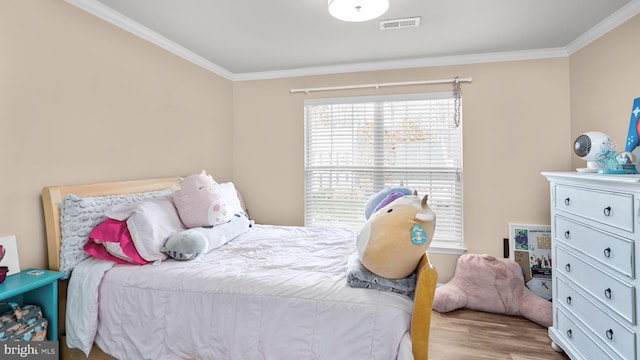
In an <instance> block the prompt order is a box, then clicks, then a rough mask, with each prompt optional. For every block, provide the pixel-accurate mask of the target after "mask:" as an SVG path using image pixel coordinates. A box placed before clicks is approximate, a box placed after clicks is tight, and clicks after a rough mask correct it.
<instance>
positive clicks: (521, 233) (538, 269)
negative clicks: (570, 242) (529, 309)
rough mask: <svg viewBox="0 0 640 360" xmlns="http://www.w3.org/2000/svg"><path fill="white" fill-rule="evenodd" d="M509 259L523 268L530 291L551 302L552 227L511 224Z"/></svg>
mask: <svg viewBox="0 0 640 360" xmlns="http://www.w3.org/2000/svg"><path fill="white" fill-rule="evenodd" d="M509 258H510V259H511V260H514V261H515V262H517V263H518V264H519V265H520V267H521V268H522V274H523V276H524V281H525V283H526V284H527V287H528V288H529V290H531V291H532V292H533V293H534V294H536V295H538V296H540V297H541V298H543V299H545V300H551V282H552V280H551V272H552V270H551V268H552V261H553V260H552V256H551V226H550V225H534V224H515V223H509Z"/></svg>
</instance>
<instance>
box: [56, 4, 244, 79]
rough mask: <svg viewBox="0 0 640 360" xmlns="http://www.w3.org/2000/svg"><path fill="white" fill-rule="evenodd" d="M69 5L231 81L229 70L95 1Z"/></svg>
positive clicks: (231, 74) (231, 75)
mask: <svg viewBox="0 0 640 360" xmlns="http://www.w3.org/2000/svg"><path fill="white" fill-rule="evenodd" d="M65 1H66V2H68V3H69V4H71V5H74V6H76V7H78V8H80V9H82V10H84V11H86V12H88V13H90V14H93V15H95V16H97V17H99V18H101V19H102V20H105V21H107V22H109V23H111V24H113V25H115V26H117V27H119V28H121V29H123V30H126V31H128V32H130V33H132V34H134V35H136V36H139V37H141V38H142V39H144V40H147V41H149V42H151V43H152V44H155V45H157V46H159V47H161V48H163V49H165V50H167V51H169V52H171V53H173V54H175V55H178V56H179V57H181V58H183V59H185V60H187V61H190V62H192V63H194V64H196V65H198V66H200V67H203V68H204V69H206V70H209V71H211V72H213V73H215V74H218V75H220V76H222V77H224V78H226V79H228V80H233V77H234V74H233V73H232V72H230V71H229V70H227V69H225V68H223V67H222V66H219V65H217V64H214V63H212V62H211V61H209V60H207V59H205V58H203V57H202V56H200V55H198V54H196V53H194V52H193V51H191V50H189V49H187V48H185V47H183V46H181V45H178V44H176V43H175V42H173V41H171V40H169V39H167V38H166V37H164V36H162V35H160V34H158V33H157V32H155V31H153V30H151V29H149V28H147V27H145V26H142V25H141V24H140V23H138V22H136V21H134V20H133V19H131V18H128V17H126V16H124V15H122V14H121V13H119V12H117V11H115V10H113V9H111V8H110V7H108V6H105V5H104V4H102V3H101V2H99V1H97V0H65Z"/></svg>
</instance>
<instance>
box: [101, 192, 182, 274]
mask: <svg viewBox="0 0 640 360" xmlns="http://www.w3.org/2000/svg"><path fill="white" fill-rule="evenodd" d="M105 215H106V216H108V217H109V218H111V219H114V220H120V221H126V222H127V229H128V230H129V233H130V234H131V239H132V240H133V244H134V245H135V247H136V250H137V251H138V254H140V257H142V258H143V259H144V260H146V261H149V262H154V261H157V260H164V259H166V258H167V255H166V254H165V253H164V252H162V247H163V246H164V243H165V242H166V241H167V239H168V238H169V237H170V236H171V235H173V234H175V233H177V232H180V231H182V230H184V225H182V222H181V221H180V217H179V216H178V212H177V210H176V208H175V206H174V204H173V199H172V198H171V197H164V198H158V199H150V200H144V201H140V202H137V203H135V204H127V205H121V206H114V207H112V208H110V209H109V210H107V212H106V213H105Z"/></svg>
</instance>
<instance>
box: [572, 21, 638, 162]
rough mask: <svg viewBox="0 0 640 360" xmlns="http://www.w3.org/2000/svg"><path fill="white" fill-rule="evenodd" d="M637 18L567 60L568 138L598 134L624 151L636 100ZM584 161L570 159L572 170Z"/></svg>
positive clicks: (573, 157) (575, 158)
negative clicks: (595, 132)
mask: <svg viewBox="0 0 640 360" xmlns="http://www.w3.org/2000/svg"><path fill="white" fill-rule="evenodd" d="M638 39H640V15H637V16H635V17H634V18H632V19H631V20H629V21H627V22H625V23H624V24H622V25H620V26H618V27H617V28H615V29H613V30H612V31H610V32H608V33H607V34H605V35H604V36H602V37H601V38H599V39H598V40H596V41H594V42H592V43H591V44H589V46H587V47H585V48H583V49H581V50H580V51H578V52H576V53H575V54H573V55H572V56H571V57H570V69H571V138H572V141H573V140H575V138H576V137H577V136H578V135H580V134H581V133H584V132H586V131H602V132H604V133H606V134H608V135H609V136H611V138H612V139H613V140H614V141H615V142H616V148H617V150H618V151H622V150H624V145H625V141H626V138H627V129H628V127H629V118H630V116H631V105H632V104H633V99H635V98H637V97H640V61H639V59H640V46H638ZM584 166H585V162H584V161H583V160H580V159H579V158H577V157H576V156H572V167H574V168H575V167H584Z"/></svg>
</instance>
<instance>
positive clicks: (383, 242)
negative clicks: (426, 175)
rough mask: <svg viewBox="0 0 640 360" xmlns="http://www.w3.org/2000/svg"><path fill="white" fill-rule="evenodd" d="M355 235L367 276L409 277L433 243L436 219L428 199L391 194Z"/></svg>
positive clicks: (415, 195) (425, 197)
mask: <svg viewBox="0 0 640 360" xmlns="http://www.w3.org/2000/svg"><path fill="white" fill-rule="evenodd" d="M387 198H388V200H390V202H389V203H388V204H387V205H384V204H385V203H386V201H385V200H383V201H382V202H381V203H382V205H384V206H382V207H381V208H379V209H378V208H377V207H376V210H375V211H374V212H373V214H372V215H371V217H370V218H369V220H368V221H367V222H366V223H365V225H364V227H363V228H362V229H361V231H360V233H359V234H358V240H357V248H358V255H359V257H360V262H361V263H362V265H364V267H365V268H366V269H367V270H369V271H370V272H372V273H374V274H376V275H378V276H382V277H384V278H387V279H401V278H405V277H407V276H409V275H410V274H411V273H412V272H413V271H414V270H415V269H416V267H417V266H418V262H420V259H421V258H422V255H424V253H425V252H426V251H427V248H428V247H429V245H430V244H431V240H432V239H433V233H434V231H435V226H436V215H435V213H434V212H433V211H432V210H431V208H430V207H429V205H427V199H428V196H427V195H425V196H424V197H422V198H421V197H419V196H418V195H417V193H415V192H414V194H413V195H405V194H403V193H401V192H392V193H390V194H389V195H388V196H387Z"/></svg>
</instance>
